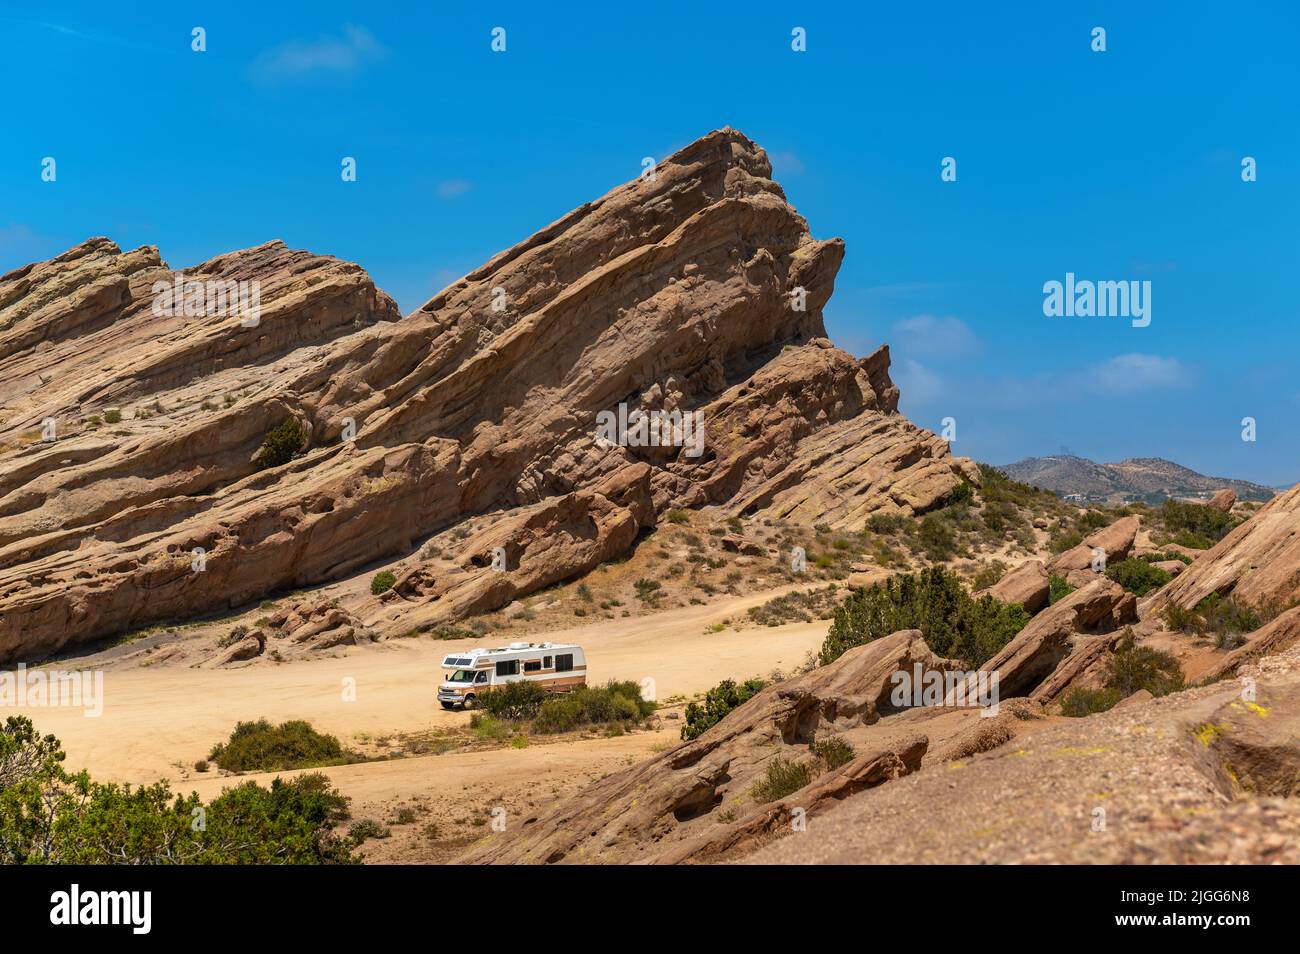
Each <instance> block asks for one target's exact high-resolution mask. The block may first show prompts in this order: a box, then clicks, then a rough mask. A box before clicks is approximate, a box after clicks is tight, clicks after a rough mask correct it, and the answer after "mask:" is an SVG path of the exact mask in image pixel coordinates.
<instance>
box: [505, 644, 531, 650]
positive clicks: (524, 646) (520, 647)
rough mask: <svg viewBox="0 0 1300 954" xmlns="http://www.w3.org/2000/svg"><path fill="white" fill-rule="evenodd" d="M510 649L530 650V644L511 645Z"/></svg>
mask: <svg viewBox="0 0 1300 954" xmlns="http://www.w3.org/2000/svg"><path fill="white" fill-rule="evenodd" d="M510 648H511V649H528V648H529V644H528V643H511V644H510Z"/></svg>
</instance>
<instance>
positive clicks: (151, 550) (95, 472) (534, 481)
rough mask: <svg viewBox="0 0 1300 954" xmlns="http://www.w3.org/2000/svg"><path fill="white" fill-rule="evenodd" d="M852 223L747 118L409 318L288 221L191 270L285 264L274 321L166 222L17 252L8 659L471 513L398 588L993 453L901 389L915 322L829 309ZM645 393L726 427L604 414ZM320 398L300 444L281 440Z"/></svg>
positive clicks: (544, 564)
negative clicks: (864, 330) (929, 414)
mask: <svg viewBox="0 0 1300 954" xmlns="http://www.w3.org/2000/svg"><path fill="white" fill-rule="evenodd" d="M843 254H844V247H843V243H842V242H840V241H839V240H837V239H831V240H826V241H819V240H816V239H814V238H812V237H811V235H810V234H809V231H808V226H807V224H806V223H805V221H804V220H803V219H802V218H801V217H800V216H799V215H798V213H796V212H795V210H794V209H793V208H791V207H790V205H789V203H788V202H786V200H785V196H784V194H783V192H782V191H781V188H780V186H778V185H777V184H776V183H775V182H773V181H772V179H771V166H770V164H769V162H768V160H767V157H766V155H765V154H764V152H763V151H762V149H760V148H758V147H757V146H756V145H754V144H753V143H752V142H750V141H749V140H748V139H746V138H745V137H744V136H743V135H741V134H740V133H738V132H736V131H734V130H731V129H724V130H719V131H716V132H713V133H710V134H709V135H707V136H705V137H703V138H702V139H700V140H698V141H696V142H695V143H692V144H691V145H690V146H687V147H686V148H685V149H683V150H681V151H680V152H678V153H677V154H675V155H673V156H672V157H670V158H669V159H667V160H665V161H664V162H662V163H661V164H660V165H659V166H658V168H657V170H656V175H655V177H654V178H653V179H651V178H648V177H647V178H644V179H637V180H636V181H634V182H631V183H628V184H626V185H623V186H620V187H618V188H616V189H614V190H613V191H611V192H610V193H608V194H607V195H605V196H604V197H603V198H601V199H599V200H597V201H595V202H591V203H588V204H586V205H584V206H582V207H581V208H579V209H576V210H575V211H573V212H571V213H570V214H568V215H566V216H564V217H563V218H561V219H559V220H558V221H556V222H554V223H552V224H551V225H549V226H547V227H546V228H544V229H542V230H541V231H540V232H538V233H537V234H536V235H534V236H532V237H530V238H528V239H526V240H525V241H523V242H521V243H520V244H518V245H516V246H514V247H513V248H510V249H508V250H507V251H505V252H502V253H501V254H499V255H497V256H496V257H495V258H493V259H492V260H491V261H489V262H488V263H486V264H485V265H483V266H482V267H480V268H478V269H476V270H474V271H473V272H471V273H469V274H468V275H466V276H465V277H464V278H462V279H460V280H459V281H457V282H456V283H454V284H453V285H451V286H449V287H448V288H446V289H444V290H443V291H442V292H440V293H439V294H438V295H436V296H435V297H434V298H433V299H432V300H431V301H429V302H428V303H427V304H426V305H424V306H423V307H422V308H420V309H419V310H417V311H416V312H414V313H412V314H410V315H408V316H406V317H405V318H401V317H399V315H398V314H397V310H396V308H395V306H394V304H393V302H392V300H391V299H389V298H388V296H386V295H385V294H383V292H381V291H378V290H377V289H376V288H375V287H374V285H373V283H372V282H371V281H370V280H369V278H368V277H367V276H366V274H365V273H364V272H363V271H362V270H361V269H360V268H358V267H357V266H355V265H351V264H348V263H344V262H340V261H338V260H336V259H331V258H328V257H322V256H317V255H312V254H310V253H307V252H300V251H292V250H290V249H288V248H286V247H285V246H284V245H283V244H282V243H279V242H273V243H270V244H267V245H263V246H259V247H257V248H253V249H248V250H245V251H242V252H234V253H231V254H229V255H223V256H220V257H218V258H215V259H212V260H211V261H209V262H206V263H203V264H202V265H199V266H197V267H195V268H193V269H189V270H187V271H185V272H184V274H183V276H180V280H181V281H182V282H184V281H189V282H191V283H192V284H195V283H202V285H201V289H202V288H207V289H209V291H210V288H211V287H215V288H217V289H218V290H221V289H225V288H238V287H240V286H239V283H240V282H244V283H245V284H246V286H247V287H250V288H251V287H254V286H253V284H252V283H257V284H256V287H257V288H258V289H259V308H260V313H259V315H258V317H257V320H256V322H250V321H249V320H248V316H247V315H246V314H244V313H236V314H231V313H230V310H229V309H226V308H224V307H218V306H216V305H214V301H213V295H212V294H211V293H209V294H208V295H207V297H206V298H204V297H203V296H199V298H200V301H199V305H200V306H201V307H198V308H196V309H191V308H190V301H189V298H190V297H191V296H190V295H189V293H188V292H187V293H186V294H185V295H183V296H181V297H183V298H185V302H184V307H181V308H180V309H179V311H177V309H175V308H173V309H172V311H171V313H166V309H165V308H164V309H162V310H163V311H164V312H165V313H164V314H162V315H159V314H158V313H157V312H158V311H159V310H160V309H159V308H158V305H159V302H160V296H161V295H163V294H164V293H165V290H166V289H167V288H168V287H176V283H177V281H178V273H176V272H173V271H172V270H170V269H169V268H168V267H167V266H166V265H165V264H164V263H163V262H162V260H161V259H160V257H159V255H158V252H157V250H156V249H152V248H143V249H137V250H136V251H133V252H125V253H124V252H122V251H120V250H119V249H118V248H117V246H115V245H113V244H112V243H111V242H109V241H108V240H107V239H93V240H91V241H90V242H87V243H85V244H84V245H81V246H78V247H77V248H75V249H73V250H71V251H69V252H67V253H65V254H64V255H61V256H59V257H58V258H56V259H53V260H51V261H49V262H43V263H37V264H34V265H29V266H26V267H24V268H22V269H19V270H17V271H15V272H11V273H10V274H8V275H6V276H4V277H3V279H0V448H2V449H0V661H3V660H12V659H19V658H25V659H32V658H39V657H42V656H45V655H47V654H49V653H52V652H55V651H58V650H60V649H62V648H64V647H66V646H70V645H74V644H77V643H82V642H85V641H88V640H93V639H96V638H99V637H103V636H108V635H111V634H115V633H120V632H123V631H126V630H130V629H132V628H135V627H139V626H143V625H146V624H149V623H152V622H156V621H159V620H163V619H169V618H182V617H187V616H190V615H192V614H194V613H198V612H204V611H209V610H216V609H223V608H227V607H234V606H240V605H244V604H247V603H249V602H251V601H254V600H259V599H262V598H264V597H265V596H266V595H268V594H270V593H272V592H275V591H277V590H283V589H285V588H297V587H303V586H307V585H311V584H314V583H319V582H324V581H328V580H336V579H340V578H343V577H347V576H349V575H354V574H358V573H360V572H362V571H364V570H365V568H366V567H368V566H370V565H372V564H373V563H375V562H376V561H379V560H385V559H392V558H395V557H397V556H400V555H408V554H411V555H413V554H415V553H416V552H417V548H418V547H419V545H420V544H421V543H422V542H423V541H424V540H426V539H428V538H429V537H431V536H432V535H434V534H438V533H444V532H447V531H449V530H451V529H452V528H456V527H458V526H459V525H460V524H462V523H464V522H465V521H466V520H468V519H470V518H479V519H478V534H479V535H478V536H475V537H474V539H473V540H471V541H470V542H471V543H472V546H467V547H465V548H463V549H458V550H457V552H454V553H451V554H448V553H446V552H445V550H444V553H443V555H442V556H439V557H437V558H431V559H424V558H422V557H417V563H418V564H420V565H417V566H413V567H410V568H409V569H408V571H407V572H406V573H405V575H404V577H403V579H401V580H400V581H399V582H398V584H397V586H396V587H395V588H394V589H395V594H394V596H393V597H392V598H391V599H393V600H400V601H401V603H400V604H396V605H398V606H399V608H405V609H409V610H411V611H412V612H413V613H415V614H417V615H419V616H421V617H433V616H439V615H441V616H454V615H457V614H464V613H466V612H473V611H478V610H482V609H486V608H494V607H497V606H500V605H503V604H504V603H505V602H506V601H508V600H509V599H512V598H514V597H515V596H518V595H520V594H521V593H526V592H528V591H530V590H531V589H534V588H536V587H539V586H546V585H549V584H550V583H553V582H555V581H557V580H559V579H563V578H565V577H566V576H572V575H574V574H577V573H581V572H583V571H584V570H585V569H588V568H590V566H592V565H594V563H595V562H599V561H600V560H602V559H608V558H609V557H610V556H613V555H617V554H618V553H619V552H621V551H623V550H626V548H627V547H629V546H631V545H632V544H633V542H634V540H635V539H636V535H637V533H638V532H639V531H640V530H642V529H644V528H646V527H648V526H652V525H653V524H654V522H655V520H656V517H657V515H658V514H659V513H661V512H663V510H664V509H665V508H667V507H668V506H675V507H676V506H684V507H716V508H719V509H720V510H721V511H723V512H725V513H737V514H744V515H763V516H771V517H780V518H786V519H792V520H798V521H807V522H809V523H813V522H821V523H827V524H830V525H831V526H834V527H857V526H860V525H861V523H862V521H864V520H865V519H866V517H868V516H869V515H871V514H873V513H877V512H885V513H903V514H912V513H916V512H921V511H925V510H927V509H929V508H932V507H935V506H937V505H939V504H940V503H942V501H943V500H944V499H945V498H946V497H947V496H948V495H949V494H950V493H951V492H952V490H953V489H954V488H955V487H956V486H957V484H958V483H959V482H960V481H962V480H967V481H971V482H978V470H977V468H975V467H974V465H973V464H972V463H971V462H970V461H968V460H965V459H963V458H954V457H952V456H951V455H950V454H949V451H948V447H947V444H946V443H945V442H944V441H942V440H940V439H939V438H938V437H936V436H935V435H933V434H930V433H928V432H926V431H922V430H920V429H919V428H916V427H915V426H913V425H912V424H910V423H909V422H908V421H906V420H905V419H904V418H903V417H901V416H900V415H899V414H898V412H897V401H898V391H897V389H896V388H895V387H894V386H893V384H892V382H891V381H890V379H889V373H888V369H889V352H888V349H887V348H885V347H882V348H880V349H879V350H878V351H876V352H875V353H874V354H872V355H870V356H869V357H867V358H863V359H857V358H854V357H852V356H851V355H848V354H846V353H845V352H843V351H839V350H837V349H835V348H834V347H832V346H831V344H830V342H829V341H827V340H826V337H825V329H824V327H823V323H822V309H823V307H824V306H825V304H826V301H827V300H828V299H829V297H830V295H831V292H832V289H833V285H834V279H835V273H836V271H837V269H838V267H839V264H840V261H841V259H842V257H843ZM232 282H233V283H234V285H233V286H231V285H230V283H232ZM180 287H181V288H182V289H185V288H188V287H190V286H186V285H184V284H182V285H181V286H180ZM187 311H188V312H189V313H188V314H187ZM620 408H622V410H624V411H625V412H627V413H631V412H633V411H637V410H640V411H643V412H646V413H649V412H656V411H658V412H663V413H664V414H673V413H678V414H686V413H688V412H702V415H703V442H702V446H701V447H700V448H699V450H700V453H699V454H698V456H691V455H688V453H687V451H688V450H692V451H693V450H694V449H695V448H693V447H683V446H655V445H653V444H649V445H646V446H635V445H636V441H635V440H631V441H623V442H619V441H617V440H615V441H610V440H608V439H606V438H605V437H604V436H603V434H602V432H600V431H599V430H598V420H599V419H598V415H600V414H601V413H602V412H610V413H611V414H613V415H614V416H615V417H617V416H618V414H619V411H620ZM119 415H120V419H119ZM290 420H292V421H294V422H296V424H297V426H298V427H299V428H300V429H301V433H302V435H304V439H303V440H302V441H301V442H299V443H300V447H299V450H298V452H297V453H296V455H295V456H293V457H292V459H289V460H287V461H285V462H283V463H275V464H274V466H270V467H267V468H265V469H260V468H259V464H260V463H265V462H266V457H265V455H264V454H263V455H262V456H259V451H260V449H261V448H262V447H263V443H264V441H265V440H266V439H267V436H268V433H269V432H271V431H272V430H273V429H274V428H277V427H279V426H281V425H283V424H284V423H285V422H286V421H290ZM49 422H52V426H53V434H51V433H50V432H49V430H48V428H46V429H45V430H44V431H43V426H44V425H46V424H48V423H49ZM49 436H53V437H54V438H55V439H54V440H46V439H44V438H46V437H49ZM682 436H684V435H682ZM634 437H635V435H634ZM290 449H291V450H292V447H290ZM484 524H487V525H488V526H486V527H485V526H484ZM552 531H554V533H552ZM497 546H500V547H504V549H505V550H506V552H507V557H508V562H507V566H506V571H505V573H504V574H501V573H498V572H497V571H496V570H494V569H492V567H491V560H487V561H485V560H484V552H485V549H484V548H488V550H489V552H490V551H491V550H492V549H494V548H495V547H497ZM195 548H202V551H203V554H202V559H201V560H200V561H199V562H200V563H201V564H202V565H203V569H202V570H195V569H193V566H194V565H195V560H196V556H195Z"/></svg>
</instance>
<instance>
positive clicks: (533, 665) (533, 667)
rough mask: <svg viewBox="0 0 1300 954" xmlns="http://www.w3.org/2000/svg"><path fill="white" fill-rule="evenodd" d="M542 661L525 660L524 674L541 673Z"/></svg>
mask: <svg viewBox="0 0 1300 954" xmlns="http://www.w3.org/2000/svg"><path fill="white" fill-rule="evenodd" d="M541 671H542V661H541V660H540V659H525V660H524V672H541Z"/></svg>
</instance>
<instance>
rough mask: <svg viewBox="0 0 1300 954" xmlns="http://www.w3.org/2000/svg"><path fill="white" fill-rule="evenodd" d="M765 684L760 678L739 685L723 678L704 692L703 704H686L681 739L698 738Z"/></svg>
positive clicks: (687, 740)
mask: <svg viewBox="0 0 1300 954" xmlns="http://www.w3.org/2000/svg"><path fill="white" fill-rule="evenodd" d="M766 685H767V683H766V682H764V681H763V680H762V679H746V680H745V681H744V682H742V683H740V684H739V685H737V684H736V683H735V682H733V681H732V680H730V679H724V680H723V681H722V682H720V683H718V684H717V685H716V686H714V687H713V688H712V689H710V690H709V691H708V692H706V693H705V694H704V704H703V705H697V704H696V703H694V702H692V703H689V704H688V705H687V706H686V716H685V722H684V723H683V724H682V740H683V741H686V742H689V741H690V740H691V739H696V738H699V736H700V735H702V734H703V733H704V732H706V731H707V730H709V729H711V728H712V727H713V726H715V725H717V724H718V722H720V721H721V720H722V718H723V716H725V715H726V714H727V713H728V712H730V711H731V710H732V709H734V708H736V707H737V706H739V705H743V704H744V703H746V702H748V701H749V700H750V699H751V698H753V697H754V695H755V694H756V693H757V692H758V691H759V690H760V689H762V688H763V687H764V686H766Z"/></svg>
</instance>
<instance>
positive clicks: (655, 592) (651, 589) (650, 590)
mask: <svg viewBox="0 0 1300 954" xmlns="http://www.w3.org/2000/svg"><path fill="white" fill-rule="evenodd" d="M632 588H633V589H634V590H636V598H637V599H639V600H641V601H642V602H643V603H652V602H654V601H655V600H657V599H659V591H660V590H661V589H662V588H663V584H662V583H660V582H659V581H658V580H648V579H646V578H645V577H642V578H641V579H639V580H637V581H636V582H635V583H633V584H632Z"/></svg>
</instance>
